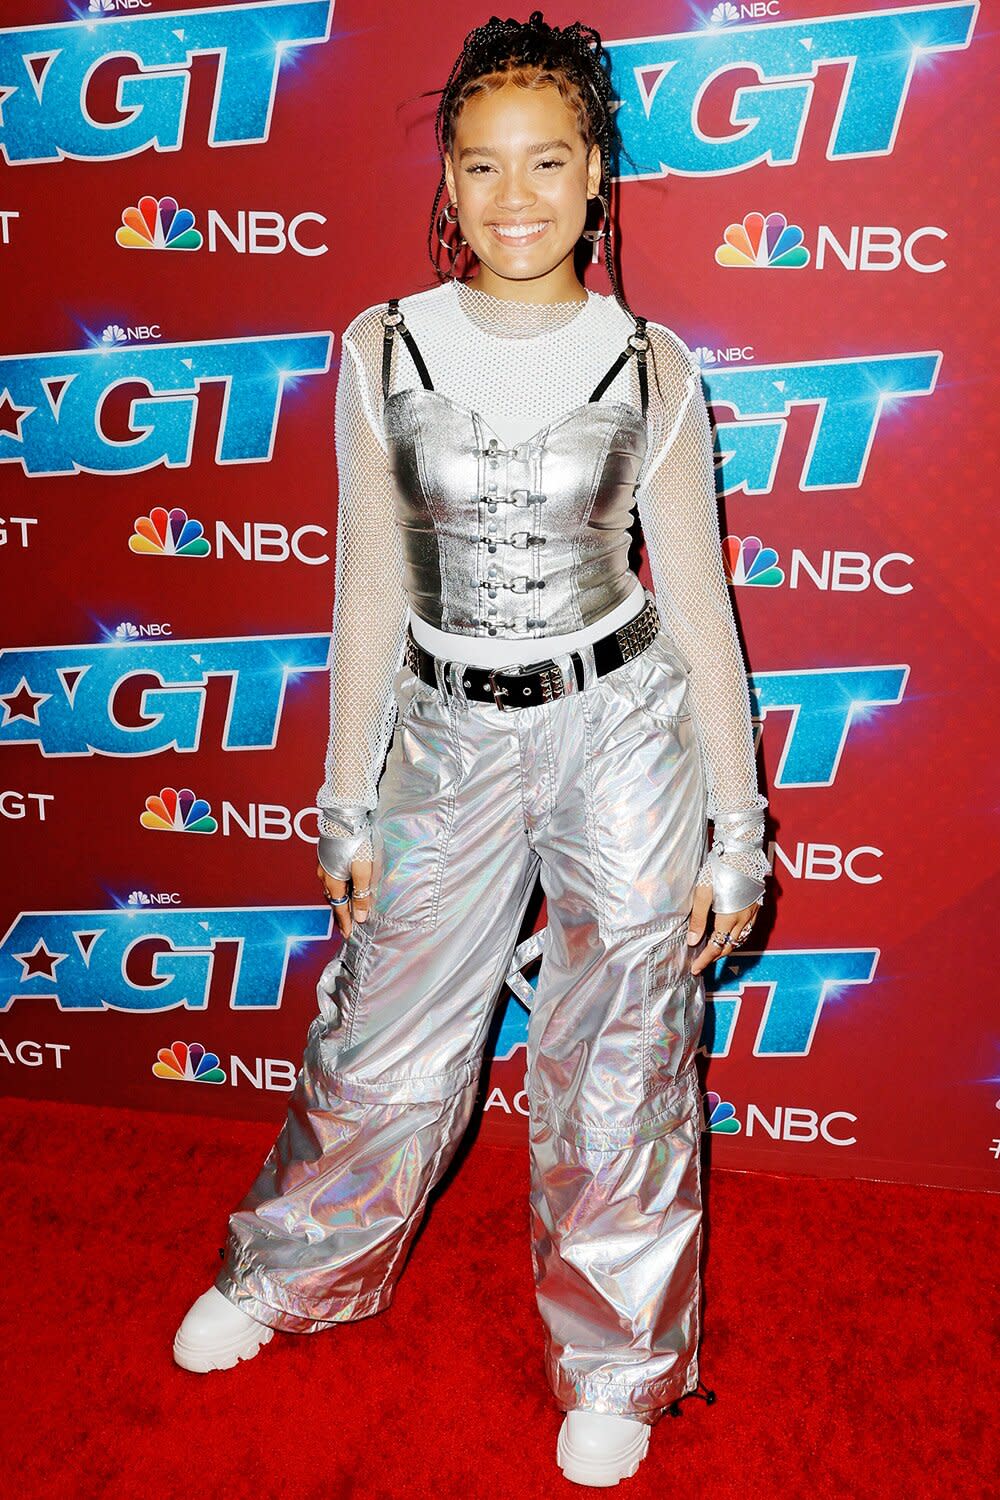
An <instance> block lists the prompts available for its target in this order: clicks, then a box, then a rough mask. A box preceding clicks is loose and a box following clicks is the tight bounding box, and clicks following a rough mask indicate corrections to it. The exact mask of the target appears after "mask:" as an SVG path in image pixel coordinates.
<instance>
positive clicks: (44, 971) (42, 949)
mask: <svg viewBox="0 0 1000 1500" xmlns="http://www.w3.org/2000/svg"><path fill="white" fill-rule="evenodd" d="M12 956H13V957H14V958H16V959H17V961H18V963H19V964H20V965H21V966H22V968H23V969H24V973H23V974H22V975H21V983H22V984H25V983H27V981H28V980H29V979H51V980H52V982H53V984H54V983H55V979H56V974H55V969H56V964H58V963H62V961H63V959H64V958H68V957H69V954H68V953H50V952H49V950H48V948H46V946H45V939H44V938H39V939H38V942H37V943H36V944H35V946H34V948H32V950H31V952H30V953H15V954H13V955H12Z"/></svg>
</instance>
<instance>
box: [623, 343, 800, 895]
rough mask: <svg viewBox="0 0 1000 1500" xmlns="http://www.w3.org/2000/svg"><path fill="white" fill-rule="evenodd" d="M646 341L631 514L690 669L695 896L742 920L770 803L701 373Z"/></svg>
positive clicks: (760, 879) (682, 351)
mask: <svg viewBox="0 0 1000 1500" xmlns="http://www.w3.org/2000/svg"><path fill="white" fill-rule="evenodd" d="M648 332H649V338H650V350H649V364H648V366H647V368H648V371H649V399H650V418H651V422H650V427H651V431H652V432H654V433H656V435H657V438H658V440H659V441H658V443H657V444H656V445H655V446H654V448H653V451H652V452H651V454H650V456H649V458H648V460H647V462H646V464H645V466H644V471H643V473H642V475H641V477H640V484H639V488H638V492H637V504H638V512H639V519H640V522H641V524H642V530H643V535H644V537H645V540H646V550H647V555H648V557H649V566H650V572H651V574H652V578H653V588H654V592H655V594H656V602H657V608H658V610H659V613H660V618H661V620H662V622H663V624H664V626H665V628H666V630H667V631H668V633H669V634H670V635H671V636H672V637H673V638H674V640H675V641H676V643H677V645H678V647H679V648H680V652H681V655H682V656H684V657H686V658H687V665H688V667H689V668H690V676H689V692H690V696H691V706H692V711H693V715H694V719H695V722H696V727H697V730H698V736H699V741H700V747H701V755H702V761H703V765H704V768H705V779H706V787H707V793H708V816H709V817H710V818H711V819H712V821H713V824H714V838H713V840H712V846H711V852H710V854H709V856H708V858H707V860H706V861H705V863H704V865H703V866H702V868H701V870H700V871H699V872H698V876H697V884H698V885H702V886H704V885H708V886H711V888H712V891H713V899H712V906H713V908H714V910H715V913H716V915H717V916H718V915H721V914H723V913H733V912H739V911H741V910H743V909H744V908H746V907H749V906H751V905H752V904H753V903H754V902H756V901H757V900H758V898H759V897H760V896H761V895H762V894H763V891H764V887H765V878H766V876H767V875H768V874H769V873H770V870H771V866H770V865H769V863H768V860H767V856H766V854H765V852H764V849H763V836H764V816H763V813H764V809H765V808H766V807H767V798H766V797H764V796H763V795H762V794H761V793H760V792H759V791H758V788H757V764H756V754H755V750H754V741H753V726H752V722H751V716H750V695H749V692H748V689H747V679H746V668H745V665H744V662H743V655H742V652H741V650H740V644H739V638H738V636H737V634H736V623H735V620H734V617H733V607H732V601H731V599H730V596H729V586H728V584H727V582H726V575H725V570H724V568H723V564H722V542H721V537H720V533H719V514H718V502H717V499H716V493H715V460H714V453H713V445H712V433H711V427H710V424H709V419H708V408H707V406H706V404H705V398H704V395H703V392H702V386H701V377H700V373H699V370H698V366H697V364H696V363H695V361H694V358H693V356H692V354H691V352H690V350H689V349H688V348H687V346H686V345H685V344H684V343H683V341H682V340H681V339H679V338H678V337H677V335H676V334H674V333H673V332H672V331H671V330H670V329H667V328H664V327H662V326H661V325H658V324H652V325H650V326H649V329H648ZM654 360H655V365H656V374H654V370H653V361H654ZM657 375H658V377H659V385H658V384H657V378H656V377H657Z"/></svg>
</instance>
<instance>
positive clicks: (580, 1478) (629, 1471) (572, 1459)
mask: <svg viewBox="0 0 1000 1500" xmlns="http://www.w3.org/2000/svg"><path fill="white" fill-rule="evenodd" d="M648 1448H649V1427H648V1426H647V1425H646V1424H645V1423H643V1424H642V1427H641V1431H640V1432H639V1433H637V1434H636V1437H635V1440H634V1441H633V1442H632V1443H630V1444H629V1446H628V1448H627V1449H626V1450H625V1452H624V1453H617V1454H615V1456H614V1457H613V1458H605V1459H600V1458H588V1457H587V1456H586V1455H584V1454H582V1453H577V1452H575V1451H574V1449H573V1448H572V1447H571V1446H570V1444H569V1442H568V1441H567V1440H566V1437H565V1435H564V1432H563V1430H562V1429H560V1431H559V1441H558V1443H557V1445H556V1457H557V1459H558V1462H559V1467H560V1469H562V1471H563V1474H564V1475H565V1476H566V1478H567V1479H568V1480H569V1481H570V1482H571V1483H572V1484H589V1485H590V1486H591V1487H592V1488H593V1489H610V1488H611V1486H612V1485H615V1484H617V1483H618V1482H619V1480H622V1479H631V1478H632V1475H633V1474H634V1473H635V1471H636V1469H638V1467H639V1465H640V1464H641V1463H642V1460H643V1459H644V1458H645V1456H646V1451H647V1449H648Z"/></svg>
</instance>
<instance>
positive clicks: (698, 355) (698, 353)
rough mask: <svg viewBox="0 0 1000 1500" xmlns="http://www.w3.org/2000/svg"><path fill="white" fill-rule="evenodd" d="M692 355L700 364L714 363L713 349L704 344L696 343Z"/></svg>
mask: <svg viewBox="0 0 1000 1500" xmlns="http://www.w3.org/2000/svg"><path fill="white" fill-rule="evenodd" d="M694 357H695V359H696V360H697V361H698V363H699V364H700V365H714V364H715V350H714V349H708V348H706V346H705V345H704V344H699V345H698V347H697V349H696V350H695V351H694Z"/></svg>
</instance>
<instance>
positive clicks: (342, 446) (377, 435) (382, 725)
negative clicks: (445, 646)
mask: <svg viewBox="0 0 1000 1500" xmlns="http://www.w3.org/2000/svg"><path fill="white" fill-rule="evenodd" d="M382 310H383V309H382V307H381V306H376V307H374V308H368V309H366V310H365V311H364V312H363V313H360V314H359V315H358V316H357V317H356V318H355V319H354V320H353V322H352V323H351V324H349V325H348V327H347V329H346V330H345V332H344V337H343V340H342V345H341V358H340V371H339V374H338V377H337V390H336V397H335V402H334V444H335V451H336V461H337V477H338V500H337V533H336V557H335V574H334V604H333V629H332V640H331V646H330V657H329V661H330V732H329V738H328V741H327V749H326V761H325V775H324V780H323V785H322V786H321V787H320V789H319V791H318V793H317V797H316V802H317V806H318V807H319V809H320V814H321V817H320V840H319V850H318V854H319V861H320V864H321V865H322V866H323V868H324V869H325V870H326V871H327V873H328V874H330V875H332V876H334V877H336V878H338V879H342V880H343V879H347V878H348V876H349V875H350V866H351V862H352V860H355V859H371V858H372V847H371V833H370V825H371V814H372V812H373V811H374V809H375V807H376V805H377V800H378V792H377V787H378V781H379V778H380V776H381V773H382V767H383V764H384V761H385V753H386V749H387V746H388V743H389V740H390V738H391V736H392V730H393V725H394V723H395V717H396V702H395V695H394V692H393V682H394V679H395V676H396V673H397V671H398V670H399V666H400V664H401V661H402V655H403V643H404V637H405V630H406V616H407V601H406V594H405V591H404V588H403V560H402V548H401V545H400V538H399V531H398V528H397V525H396V516H395V505H394V492H393V479H392V474H391V471H390V468H389V459H388V455H387V450H386V444H385V434H384V431H383V428H382V422H381V420H380V417H379V416H378V415H377V412H378V410H379V407H378V405H376V402H377V401H378V398H379V397H380V396H381V384H380V381H381V374H380V372H381V364H380V361H381V343H382V321H381V316H380V315H381V312H382Z"/></svg>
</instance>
